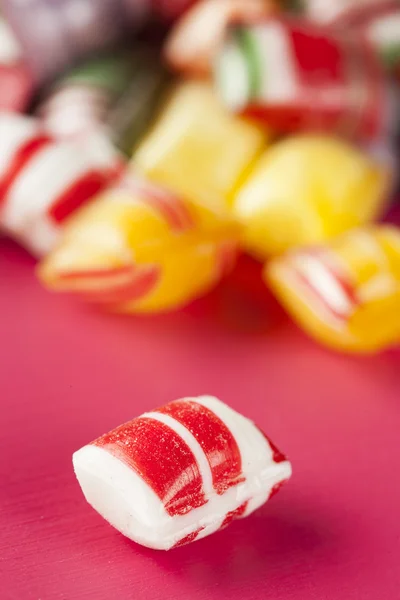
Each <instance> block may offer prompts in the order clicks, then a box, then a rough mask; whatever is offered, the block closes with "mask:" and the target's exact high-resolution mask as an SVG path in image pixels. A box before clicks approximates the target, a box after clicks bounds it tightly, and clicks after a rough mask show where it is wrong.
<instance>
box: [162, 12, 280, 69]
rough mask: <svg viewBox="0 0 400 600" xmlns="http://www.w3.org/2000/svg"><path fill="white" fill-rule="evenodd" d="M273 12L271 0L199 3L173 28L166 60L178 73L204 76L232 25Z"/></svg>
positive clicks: (168, 40)
mask: <svg viewBox="0 0 400 600" xmlns="http://www.w3.org/2000/svg"><path fill="white" fill-rule="evenodd" d="M276 10H277V6H276V2H274V0H245V1H244V2H243V0H202V2H199V3H198V4H196V5H195V6H194V7H193V8H192V9H191V10H189V11H188V12H187V13H185V15H184V16H183V17H182V19H181V20H180V21H178V23H177V24H176V25H175V27H174V29H173V30H172V32H171V33H170V35H169V38H168V39H167V42H166V46H165V49H164V56H165V59H166V61H167V63H168V64H169V65H170V66H171V67H172V68H173V69H174V70H176V71H178V72H181V73H183V74H185V75H189V76H200V77H207V76H208V75H210V74H211V71H212V64H213V61H214V58H215V56H216V54H217V51H218V47H219V45H220V43H221V41H222V40H223V38H224V32H225V30H226V28H227V27H228V25H229V24H230V23H231V22H233V21H235V22H236V21H240V22H244V23H246V22H247V21H248V20H250V21H251V22H252V21H253V20H254V19H255V18H263V17H266V16H268V15H270V14H272V13H273V12H275V11H276Z"/></svg>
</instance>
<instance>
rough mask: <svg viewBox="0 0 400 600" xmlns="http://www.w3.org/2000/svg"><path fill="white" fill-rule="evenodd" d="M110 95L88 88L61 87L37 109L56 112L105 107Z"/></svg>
mask: <svg viewBox="0 0 400 600" xmlns="http://www.w3.org/2000/svg"><path fill="white" fill-rule="evenodd" d="M109 102H110V94H108V93H107V92H105V91H103V90H99V89H96V88H93V87H90V86H87V87H84V86H71V87H65V88H64V87H63V88H61V89H59V90H58V91H56V92H55V93H54V94H52V95H51V96H50V97H49V98H48V99H47V100H45V101H44V102H43V104H42V106H41V108H40V109H39V112H40V111H42V110H45V111H46V112H48V111H57V110H61V109H63V108H66V107H70V106H85V105H89V106H107V105H108V104H109Z"/></svg>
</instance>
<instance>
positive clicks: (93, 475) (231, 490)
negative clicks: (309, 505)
mask: <svg viewBox="0 0 400 600" xmlns="http://www.w3.org/2000/svg"><path fill="white" fill-rule="evenodd" d="M73 463H74V469H75V473H76V476H77V478H78V481H79V484H80V486H81V488H82V491H83V493H84V495H85V497H86V500H87V501H88V502H89V504H90V505H91V506H92V507H93V508H94V509H95V510H97V511H98V512H99V513H100V514H101V515H102V516H103V517H104V518H105V519H106V520H107V521H109V522H110V523H111V525H113V526H114V527H116V529H118V530H119V531H120V532H121V533H123V534H124V535H126V536H127V537H128V538H130V539H132V540H134V541H135V542H138V543H139V544H142V545H144V546H148V547H150V548H154V549H157V550H169V549H171V548H176V547H178V546H182V545H184V544H188V543H189V542H193V541H194V540H199V539H201V538H204V537H206V536H208V535H210V534H212V533H214V532H216V531H219V530H220V529H224V528H225V527H226V526H227V525H229V523H231V521H233V520H234V519H237V518H242V517H246V516H248V515H249V514H251V513H252V512H253V511H255V510H256V509H257V508H259V507H260V506H262V505H263V504H264V503H265V502H266V501H267V500H268V499H269V498H270V497H271V496H272V495H273V494H275V493H276V492H277V491H278V490H279V488H280V487H281V486H282V484H283V483H284V482H285V481H287V480H288V479H289V478H290V476H291V472H292V470H291V465H290V463H289V462H288V460H287V459H286V457H285V456H284V455H283V454H282V453H281V452H280V451H279V450H278V449H277V448H276V447H275V446H274V445H273V444H272V442H270V440H269V439H268V438H267V437H266V436H265V434H263V433H262V432H261V431H260V430H259V429H258V428H257V427H256V426H255V425H254V423H252V422H251V421H249V420H248V419H246V418H245V417H243V416H242V415H240V414H239V413H237V412H235V411H234V410H232V409H231V408H229V407H228V406H227V405H226V404H223V403H222V402H220V401H219V400H217V399H216V398H213V397H210V396H202V397H199V398H184V399H182V400H176V401H175V402H171V403H169V404H167V405H166V406H163V407H161V408H159V409H157V410H154V411H152V412H150V413H145V414H144V415H142V416H140V417H138V418H136V419H133V420H132V421H130V422H128V423H125V424H124V425H121V426H120V427H117V428H116V429H114V430H113V431H111V432H110V433H106V434H105V435H103V436H102V437H100V438H98V439H97V440H95V441H94V442H92V443H91V444H89V445H87V446H84V447H83V448H81V449H80V450H78V451H77V452H75V454H74V456H73Z"/></svg>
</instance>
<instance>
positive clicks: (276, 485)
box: [268, 479, 287, 500]
mask: <svg viewBox="0 0 400 600" xmlns="http://www.w3.org/2000/svg"><path fill="white" fill-rule="evenodd" d="M286 482H287V479H284V480H283V481H279V483H276V484H275V485H274V486H273V488H272V490H271V491H270V493H269V496H268V500H271V498H273V497H274V496H275V494H277V493H278V492H279V490H280V489H281V487H282V486H283V485H284V484H285V483H286Z"/></svg>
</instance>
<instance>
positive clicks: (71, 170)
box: [0, 112, 121, 256]
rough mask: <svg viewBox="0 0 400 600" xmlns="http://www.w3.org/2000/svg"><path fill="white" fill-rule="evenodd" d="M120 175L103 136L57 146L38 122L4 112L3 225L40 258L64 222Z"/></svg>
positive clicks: (0, 137)
mask: <svg viewBox="0 0 400 600" xmlns="http://www.w3.org/2000/svg"><path fill="white" fill-rule="evenodd" d="M120 169H121V159H120V157H119V156H118V155H117V154H116V152H115V150H114V149H113V148H112V147H111V145H110V144H109V142H108V140H106V139H105V138H103V137H102V136H92V137H90V136H89V137H88V138H87V139H86V140H85V142H84V143H81V142H80V143H76V142H74V141H69V142H68V141H57V140H55V139H53V138H52V137H51V136H49V135H48V134H47V133H46V132H45V131H44V130H43V129H42V127H41V125H40V123H39V122H38V121H37V120H35V119H32V118H30V117H26V116H21V115H16V114H15V115H14V114H11V113H4V112H3V113H2V112H0V225H1V227H2V228H3V229H4V230H5V231H6V232H7V233H8V234H9V235H10V236H11V237H12V238H14V239H15V240H16V241H18V242H19V243H20V244H21V245H22V246H24V247H25V248H26V249H27V250H29V251H30V252H32V254H34V255H36V256H41V255H43V254H45V253H47V252H48V251H49V250H50V249H51V248H52V247H53V246H54V244H55V243H56V241H57V240H58V236H59V234H60V231H61V229H62V227H63V223H64V222H65V220H66V219H67V218H68V217H69V216H70V215H71V214H72V213H73V212H74V211H75V210H77V208H79V207H80V206H82V205H83V204H84V203H85V202H87V201H88V200H89V199H90V198H91V197H92V196H94V195H95V194H96V193H98V192H99V191H101V190H102V189H104V188H105V187H107V186H108V185H110V184H111V183H112V182H113V181H114V179H115V178H116V177H117V175H118V174H119V172H120Z"/></svg>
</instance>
